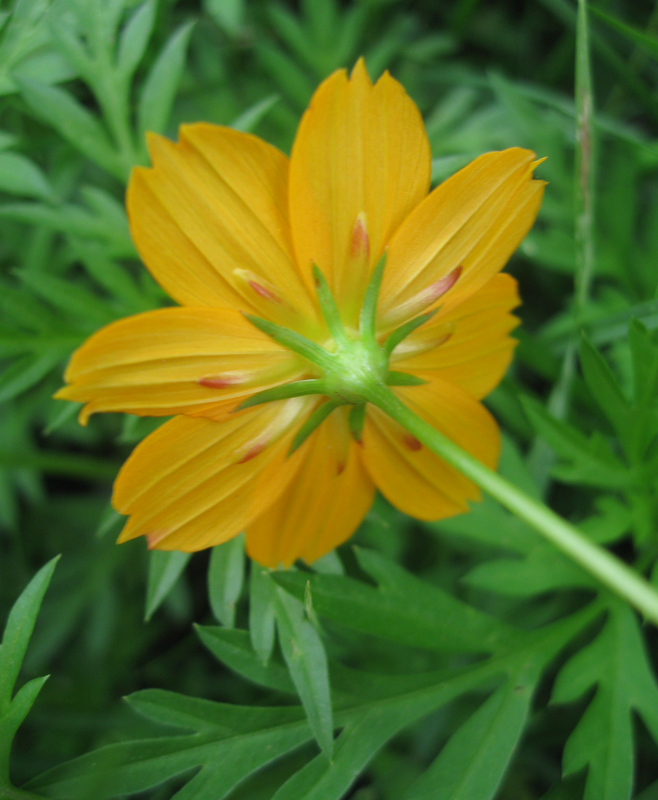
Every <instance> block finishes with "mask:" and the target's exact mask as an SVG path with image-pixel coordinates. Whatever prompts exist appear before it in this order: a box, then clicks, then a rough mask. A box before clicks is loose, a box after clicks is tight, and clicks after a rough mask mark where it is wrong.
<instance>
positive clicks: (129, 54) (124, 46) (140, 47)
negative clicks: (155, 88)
mask: <svg viewBox="0 0 658 800" xmlns="http://www.w3.org/2000/svg"><path fill="white" fill-rule="evenodd" d="M156 8H157V4H156V0H146V2H145V3H143V4H142V5H141V6H140V7H139V8H138V9H137V11H135V12H134V13H133V15H132V17H131V18H130V20H129V21H128V23H127V24H126V26H125V27H124V29H123V31H122V32H121V37H120V38H119V51H118V55H117V68H118V70H119V73H120V74H121V77H122V78H123V79H124V80H126V79H128V78H129V77H130V76H131V75H132V74H133V73H134V72H135V70H136V69H137V67H138V66H139V62H140V61H141V60H142V57H143V55H144V52H145V50H146V45H147V44H148V42H149V39H150V38H151V33H152V31H153V23H154V22H155V11H156Z"/></svg>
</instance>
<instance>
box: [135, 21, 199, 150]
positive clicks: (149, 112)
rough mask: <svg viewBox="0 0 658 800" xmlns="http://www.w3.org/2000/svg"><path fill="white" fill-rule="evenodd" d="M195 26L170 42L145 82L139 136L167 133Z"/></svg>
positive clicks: (181, 30)
mask: <svg viewBox="0 0 658 800" xmlns="http://www.w3.org/2000/svg"><path fill="white" fill-rule="evenodd" d="M193 28H194V23H193V22H188V23H186V24H185V25H182V26H181V27H180V28H179V29H178V30H177V31H176V32H175V33H174V34H173V35H172V37H171V38H170V39H169V41H168V42H167V44H166V45H165V46H164V48H163V50H162V52H161V53H160V55H159V56H158V58H157V59H156V61H155V63H154V64H153V66H152V68H151V71H150V72H149V74H148V77H147V78H146V81H145V82H144V86H143V88H142V93H141V96H140V99H139V104H138V106H137V127H138V134H139V136H140V137H143V136H144V134H145V133H146V132H147V131H153V132H154V133H164V132H165V130H166V128H167V123H168V122H169V116H170V114H171V109H172V106H173V104H174V98H175V97H176V92H177V91H178V84H179V83H180V79H181V77H182V75H183V69H184V67H185V56H186V53H187V45H188V44H189V41H190V36H191V35H192V29H193Z"/></svg>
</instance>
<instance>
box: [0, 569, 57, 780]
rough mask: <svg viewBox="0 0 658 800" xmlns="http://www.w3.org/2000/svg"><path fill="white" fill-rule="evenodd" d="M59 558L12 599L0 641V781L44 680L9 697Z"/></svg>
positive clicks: (35, 682)
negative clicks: (19, 729) (13, 741)
mask: <svg viewBox="0 0 658 800" xmlns="http://www.w3.org/2000/svg"><path fill="white" fill-rule="evenodd" d="M58 559H59V556H57V557H56V558H53V559H52V560H51V561H49V562H48V563H47V564H46V565H45V566H44V567H42V568H41V569H40V570H39V572H37V574H36V575H35V576H34V578H32V580H31V581H30V583H29V584H28V585H27V587H26V588H25V589H24V590H23V593H22V594H21V596H20V597H19V598H18V600H17V601H16V602H15V603H14V606H13V608H12V609H11V611H10V612H9V617H8V618H7V624H6V626H5V632H4V635H3V638H2V644H0V785H2V784H3V783H7V782H8V781H9V750H10V748H11V742H12V739H13V737H14V734H15V733H16V730H17V729H18V726H19V725H20V724H21V722H22V721H23V719H24V718H25V716H26V715H27V713H28V711H29V710H30V708H31V707H32V704H33V703H34V701H35V700H36V697H37V695H38V693H39V691H40V690H41V687H42V686H43V684H44V683H45V681H46V678H35V679H34V680H31V681H30V682H29V683H26V684H25V685H24V686H23V687H22V688H21V690H20V691H19V692H18V693H17V694H16V696H15V697H13V699H12V694H13V691H14V687H15V685H16V681H17V679H18V674H19V672H20V669H21V665H22V663H23V658H24V657H25V653H26V651H27V646H28V644H29V642H30V638H31V636H32V631H33V630H34V625H35V623H36V620H37V615H38V613H39V609H40V607H41V602H42V600H43V596H44V594H45V593H46V589H47V588H48V584H49V583H50V579H51V578H52V575H53V572H54V570H55V566H56V564H57V561H58ZM0 794H1V790H0Z"/></svg>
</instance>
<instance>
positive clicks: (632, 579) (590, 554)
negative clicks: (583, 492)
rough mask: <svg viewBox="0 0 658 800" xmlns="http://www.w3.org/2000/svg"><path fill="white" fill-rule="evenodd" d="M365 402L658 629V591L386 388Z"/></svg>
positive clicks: (372, 393)
mask: <svg viewBox="0 0 658 800" xmlns="http://www.w3.org/2000/svg"><path fill="white" fill-rule="evenodd" d="M367 400H368V401H369V402H371V403H373V405H376V406H377V407H378V408H380V409H381V410H382V411H384V412H385V413H386V414H388V415H389V416H390V417H391V418H392V419H394V420H395V421H396V422H398V423H399V424H400V425H402V427H404V428H406V430H408V431H409V433H411V434H412V435H413V436H415V437H416V438H417V439H418V440H419V441H420V442H422V444H423V445H425V447H427V448H428V449H430V450H431V451H432V452H433V453H435V454H436V455H437V456H439V457H440V458H442V459H444V461H447V462H448V463H449V464H450V465H452V466H453V467H455V468H456V469H458V470H459V471H460V472H461V473H463V474H464V475H465V476H466V477H467V478H470V479H471V480H472V481H473V483H475V484H477V486H479V487H480V488H481V489H482V490H483V491H485V492H486V493H487V494H489V495H491V497H493V498H494V499H495V500H497V501H498V502H499V503H500V504H501V505H502V506H504V507H505V508H507V509H508V510H509V511H511V512H512V513H513V514H514V515H516V516H517V517H518V518H519V519H522V520H523V521H524V522H526V523H528V525H530V526H531V527H532V528H534V529H535V530H536V531H537V532H538V533H540V534H541V535H542V536H543V537H544V538H545V539H547V540H548V541H549V542H551V543H552V544H553V545H554V546H555V547H557V548H558V549H559V550H561V551H562V552H563V553H565V555H567V556H569V558H571V559H572V560H573V561H574V562H575V563H576V564H578V565H579V566H581V567H582V568H583V569H584V570H586V571H587V572H589V574H590V575H592V576H593V577H595V578H596V579H597V580H599V581H600V582H601V583H602V584H603V585H604V586H606V587H607V588H608V589H610V590H611V591H613V592H614V593H615V594H617V595H619V596H620V597H622V598H623V599H624V600H626V601H627V602H628V603H630V604H631V605H632V606H634V607H635V608H636V609H637V610H638V611H640V612H641V613H642V614H644V615H645V616H646V617H647V618H648V619H650V620H651V621H652V622H653V623H654V624H656V625H658V592H657V591H656V590H655V589H654V588H653V587H652V586H651V584H649V583H648V582H647V581H646V580H645V579H644V578H643V577H642V576H641V575H639V574H638V573H637V572H635V570H633V569H631V568H630V567H629V566H627V565H626V564H624V563H623V562H622V561H620V560H619V559H618V558H616V557H615V556H613V555H612V554H611V553H609V552H608V551H607V550H604V549H603V548H602V547H599V546H598V545H597V544H595V543H594V542H592V541H590V540H589V539H587V538H586V537H585V536H583V534H582V533H581V532H580V531H579V530H578V529H577V528H576V527H575V526H574V525H571V524H570V523H568V522H566V520H564V519H562V517H560V516H559V515H558V514H556V513H555V512H554V511H551V509H550V508H548V507H547V506H545V505H544V504H543V503H541V502H540V501H538V500H535V499H534V498H533V497H530V496H529V495H527V494H525V493H524V492H522V491H521V490H520V489H518V488H517V487H516V486H514V484H512V483H510V482H509V481H507V480H506V479H505V478H503V477H501V476H500V475H498V474H497V473H496V472H494V471H493V470H490V469H489V468H488V467H485V466H484V465H483V464H481V463H480V462H479V461H478V460H477V459H476V458H474V457H473V456H472V455H470V454H469V453H467V452H466V451H465V450H463V449H462V448H461V447H459V446H458V445H456V444H455V443H454V442H452V441H450V439H448V438H447V437H446V436H444V435H443V434H442V433H439V431H437V430H436V429H435V428H433V427H432V426H431V425H429V424H428V423H427V422H425V421H424V420H423V419H421V418H420V417H419V416H417V415H416V414H414V412H413V411H411V410H410V409H409V408H407V406H405V405H404V403H402V402H401V401H400V400H399V399H398V398H397V397H396V395H395V394H393V392H392V391H391V390H390V389H388V387H386V386H384V385H381V384H380V385H376V386H372V387H371V389H370V390H369V392H368V397H367Z"/></svg>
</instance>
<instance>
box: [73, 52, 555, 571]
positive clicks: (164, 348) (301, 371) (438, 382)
mask: <svg viewBox="0 0 658 800" xmlns="http://www.w3.org/2000/svg"><path fill="white" fill-rule="evenodd" d="M148 145H149V152H150V156H151V160H152V163H153V166H152V167H151V168H142V167H138V168H136V169H135V170H134V171H133V173H132V176H131V180H130V184H129V187H128V195H127V207H128V216H129V220H130V227H131V231H132V236H133V239H134V241H135V244H136V246H137V249H138V251H139V253H140V255H141V257H142V259H143V261H144V263H145V264H146V266H147V267H148V269H149V270H150V272H151V274H152V275H153V277H154V278H155V280H156V281H158V283H159V284H160V285H161V286H162V287H163V288H164V289H165V291H166V292H167V293H168V294H169V295H170V296H171V297H172V298H173V299H174V300H175V301H176V302H177V303H178V304H179V307H172V308H163V309H159V310H156V311H149V312H146V313H144V314H138V315H136V316H133V317H129V318H127V319H123V320H120V321H118V322H115V323H113V324H111V325H108V326H107V327H106V328H103V329H102V330H100V331H99V332H98V333H96V334H95V335H93V336H92V337H91V338H90V339H89V340H88V341H87V342H86V343H85V344H83V345H82V347H81V348H80V349H79V350H78V351H77V352H76V353H75V354H74V355H73V357H72V360H71V363H70V365H69V367H68V369H67V372H66V376H65V377H66V381H67V383H68V384H69V385H68V386H66V387H65V388H64V389H62V390H61V391H60V392H59V393H58V397H61V398H66V399H68V400H75V401H79V402H83V403H85V406H84V409H83V411H82V413H81V421H82V422H83V423H85V422H86V420H87V418H88V417H89V415H90V414H92V413H94V412H107V411H122V412H126V413H130V414H139V415H144V416H168V417H169V416H173V419H171V420H169V421H167V422H166V423H165V424H164V425H162V426H161V427H160V428H159V429H158V430H156V431H155V432H154V433H152V434H151V435H150V436H148V437H147V438H146V439H145V440H144V441H143V442H142V443H141V444H140V445H138V447H137V448H136V449H135V451H134V452H133V453H132V455H131V456H130V458H129V459H128V461H127V462H126V464H125V465H124V466H123V468H122V469H121V472H120V473H119V476H118V478H117V480H116V483H115V487H114V495H113V504H114V506H115V508H116V509H117V510H118V511H120V512H121V513H123V514H126V515H129V516H130V519H129V521H128V523H127V525H126V526H125V528H124V530H123V532H122V533H121V536H120V539H119V541H121V542H123V541H127V540H129V539H133V538H135V537H137V536H146V537H147V540H148V544H149V547H151V548H157V549H163V550H183V551H194V550H199V549H202V548H206V547H210V546H213V545H217V544H221V543H222V542H225V541H227V540H229V539H231V538H232V537H234V536H236V535H237V534H238V533H240V532H241V531H243V530H244V531H246V542H247V550H248V552H249V554H250V555H251V556H252V557H253V558H254V559H256V560H257V561H259V562H260V563H261V564H263V565H266V566H271V567H275V566H277V565H280V564H283V565H290V564H291V563H292V562H294V561H295V560H296V559H298V558H301V559H303V560H305V561H307V562H309V563H310V562H313V561H314V560H316V559H317V558H319V557H321V556H323V555H324V554H326V553H327V552H329V551H330V550H332V549H333V548H334V547H336V546H337V545H339V544H340V543H342V542H344V541H345V540H346V539H347V538H349V536H351V535H352V533H353V532H354V531H355V529H356V528H357V527H358V525H359V523H360V522H361V520H362V519H363V517H364V515H365V514H366V512H367V511H368V509H369V507H370V505H371V503H372V500H373V496H374V493H375V489H379V491H381V492H382V494H383V495H384V496H385V497H386V498H387V499H388V500H389V501H390V502H391V503H392V504H393V505H395V506H397V508H399V509H401V510H402V511H404V512H405V513H407V514H410V515H412V516H414V517H418V518H420V519H423V520H436V519H440V518H444V517H448V516H451V515H454V514H458V513H461V512H464V511H467V510H468V502H469V501H472V500H477V499H479V491H478V489H477V487H476V486H475V485H474V484H473V483H471V482H470V481H469V480H468V479H466V478H465V477H464V476H462V475H461V474H460V473H459V472H458V471H457V470H455V469H454V468H452V467H450V466H449V465H448V464H446V463H445V462H444V461H442V460H441V459H439V458H438V457H437V456H436V455H434V454H433V453H431V452H430V451H429V450H428V449H427V448H425V447H423V446H422V445H421V443H420V442H419V441H418V440H417V439H415V438H414V437H413V436H411V435H410V434H409V433H408V432H406V431H405V430H404V429H403V428H401V427H400V426H399V425H398V424H397V423H396V422H394V421H392V420H391V419H390V418H388V417H387V416H386V415H385V414H384V412H383V411H381V410H380V409H378V408H377V407H375V406H374V405H372V404H370V403H365V402H364V399H363V396H361V395H360V394H359V384H358V380H357V378H358V377H359V376H363V375H366V376H367V379H368V380H375V381H381V382H382V383H385V384H388V385H390V386H391V388H392V390H393V391H394V392H395V393H396V394H397V396H398V397H399V398H400V399H401V400H402V401H403V402H404V403H405V404H406V405H407V406H409V407H410V408H411V409H412V410H413V411H414V412H415V413H417V414H418V415H420V416H421V417H422V418H423V419H425V420H426V421H427V422H429V423H430V424H431V425H432V426H433V427H435V428H436V429H437V430H439V431H440V432H442V433H443V434H445V435H446V436H448V437H449V438H450V439H452V440H453V441H454V442H456V443H457V444H459V445H460V446H461V447H463V448H464V449H465V450H467V451H468V452H470V453H471V454H473V455H474V456H475V457H476V458H478V459H479V460H480V461H481V462H483V463H484V464H486V465H487V466H490V467H495V465H496V463H497V460H498V455H499V442H500V437H499V431H498V427H497V425H496V423H495V421H494V420H493V418H492V417H491V415H490V414H489V413H488V412H487V410H486V409H485V408H484V407H483V406H482V404H481V403H480V400H481V398H483V397H484V396H485V395H487V394H488V393H489V392H490V391H491V390H492V389H493V388H494V387H495V386H496V385H497V384H498V383H499V381H500V380H501V378H502V376H503V374H504V372H505V370H506V368H507V366H508V364H509V362H510V360H511V357H512V352H513V348H514V340H513V339H511V338H510V336H509V333H510V331H511V330H512V329H513V328H514V327H515V324H516V322H517V320H516V318H515V317H514V316H513V315H512V314H511V313H510V312H511V311H512V309H513V308H514V307H515V306H516V305H518V302H519V299H518V294H517V288H516V282H515V281H514V279H513V278H512V277H510V276H509V275H504V274H500V271H501V269H502V268H503V267H504V265H505V263H506V262H507V260H508V259H509V257H510V255H511V254H512V253H513V251H514V250H515V249H516V247H517V246H518V245H519V243H520V242H521V240H522V239H523V237H524V236H525V234H526V233H527V231H528V230H529V228H530V227H531V225H532V224H533V222H534V219H535V216H536V214H537V212H538V209H539V206H540V203H541V198H542V193H543V187H544V183H543V182H542V181H537V180H533V179H532V172H533V168H534V167H535V166H536V165H537V163H538V162H537V161H536V160H535V155H534V153H532V152H530V151H528V150H523V149H520V148H512V149H509V150H504V151H502V152H494V153H487V154H485V155H483V156H481V157H479V158H477V159H476V160H475V161H473V162H472V163H471V164H469V165H468V166H467V167H465V168H464V169H462V170H461V171H460V172H458V173H457V174H455V175H454V176H452V177H451V178H449V179H448V180H446V181H445V182H443V183H442V184H441V185H439V186H438V187H437V188H436V189H434V190H433V191H431V192H430V191H429V188H430V168H431V155H430V147H429V142H428V139H427V136H426V133H425V129H424V126H423V122H422V119H421V116H420V113H419V111H418V109H417V108H416V106H415V105H414V103H413V102H412V100H411V99H410V98H409V97H408V96H407V94H406V93H405V91H404V89H403V88H402V86H401V85H400V84H399V83H398V82H397V81H395V80H394V79H393V78H391V77H390V75H388V74H384V76H383V77H382V78H380V80H379V81H377V83H376V84H375V85H373V84H372V82H371V81H370V78H369V77H368V74H367V71H366V68H365V65H364V63H363V61H362V60H361V61H359V62H358V63H357V65H356V67H355V68H354V71H353V72H352V74H351V76H350V77H348V75H347V74H346V72H345V71H344V70H340V71H338V72H335V73H334V74H333V75H331V76H330V77H329V78H328V79H327V80H326V81H324V83H322V84H321V86H320V87H319V88H318V90H317V91H316V93H315V95H314V96H313V99H312V100H311V104H310V107H309V109H308V110H307V111H306V113H305V114H304V116H303V119H302V121H301V124H300V126H299V130H298V132H297V136H296V139H295V142H294V145H293V148H292V154H291V156H290V158H287V157H286V156H285V155H283V154H282V153H281V152H280V151H279V150H277V149H275V148H274V147H272V146H270V145H269V144H267V143H266V142H264V141H262V140H261V139H259V138H257V137H255V136H252V135H249V134H245V133H239V132H236V131H234V130H231V129H229V128H224V127H219V126H215V125H208V124H194V125H185V126H183V127H182V128H181V130H180V136H179V141H178V143H173V142H171V141H169V140H167V139H165V138H163V137H161V136H156V135H151V136H149V140H148ZM379 281H381V285H379ZM373 285H374V286H375V288H374V289H373V288H372V287H373ZM378 286H379V288H378V293H377V291H376V290H377V287H378ZM373 292H374V294H373ZM355 376H356V377H355ZM355 387H356V388H355ZM291 395H298V396H291Z"/></svg>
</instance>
